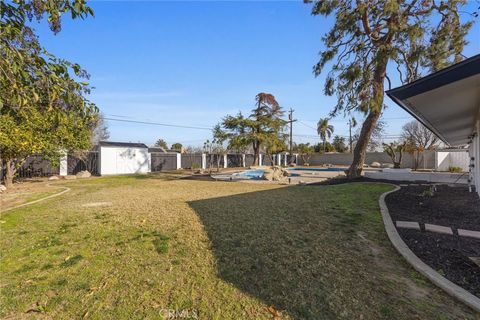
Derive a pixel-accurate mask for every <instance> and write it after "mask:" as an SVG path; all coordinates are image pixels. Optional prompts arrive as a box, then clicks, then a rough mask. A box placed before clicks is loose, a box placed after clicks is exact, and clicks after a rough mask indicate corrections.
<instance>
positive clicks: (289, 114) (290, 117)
mask: <svg viewBox="0 0 480 320" xmlns="http://www.w3.org/2000/svg"><path fill="white" fill-rule="evenodd" d="M293 111H295V110H293V109H292V108H290V110H289V111H288V123H289V124H290V161H292V158H293V134H292V133H293V123H294V122H295V121H297V119H293Z"/></svg>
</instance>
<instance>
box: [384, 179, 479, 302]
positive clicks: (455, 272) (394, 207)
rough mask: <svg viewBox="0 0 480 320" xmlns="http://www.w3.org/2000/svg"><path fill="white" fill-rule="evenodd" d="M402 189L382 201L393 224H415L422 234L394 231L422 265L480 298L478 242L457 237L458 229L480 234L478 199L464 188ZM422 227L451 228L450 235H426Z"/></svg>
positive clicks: (413, 187) (399, 229)
mask: <svg viewBox="0 0 480 320" xmlns="http://www.w3.org/2000/svg"><path fill="white" fill-rule="evenodd" d="M430 190H431V187H429V186H408V187H402V188H401V189H400V190H399V191H397V192H394V193H391V194H389V195H388V196H387V197H386V199H385V201H386V204H387V206H388V209H389V212H390V215H391V216H392V220H393V221H416V222H419V223H420V228H421V230H420V231H419V230H412V229H403V228H397V230H398V232H399V234H400V236H401V237H402V239H403V241H405V243H406V244H407V245H408V246H409V247H410V249H411V250H412V251H413V252H414V253H415V254H416V255H417V256H418V257H419V258H420V259H422V260H423V261H424V262H425V263H427V264H428V265H430V266H431V267H432V268H434V269H435V270H437V271H438V272H439V273H440V274H442V275H444V276H445V277H446V278H447V279H449V280H450V281H452V282H454V283H456V284H458V285H459V286H461V287H463V288H465V289H466V290H468V291H470V292H471V293H473V294H475V295H477V296H479V297H480V266H479V265H478V264H476V263H475V262H474V261H473V260H472V259H470V257H480V239H474V238H468V237H460V236H459V235H458V232H457V229H459V228H460V229H467V230H475V231H480V198H479V197H478V195H477V194H476V193H469V192H468V188H467V187H463V186H461V187H449V186H446V185H440V186H437V191H435V192H433V193H432V192H431V191H430ZM425 223H428V224H434V225H440V226H446V227H451V228H452V230H453V235H446V234H439V233H435V232H429V231H425Z"/></svg>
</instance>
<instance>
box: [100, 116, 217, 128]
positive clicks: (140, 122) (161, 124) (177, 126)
mask: <svg viewBox="0 0 480 320" xmlns="http://www.w3.org/2000/svg"><path fill="white" fill-rule="evenodd" d="M104 119H105V120H110V121H118V122H129V123H139V124H148V125H154V126H163V127H173V128H183V129H196V130H208V131H212V129H213V128H207V127H195V126H184V125H180V124H170V123H160V122H149V121H138V120H125V119H114V118H107V117H105V118H104Z"/></svg>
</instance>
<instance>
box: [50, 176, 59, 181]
mask: <svg viewBox="0 0 480 320" xmlns="http://www.w3.org/2000/svg"><path fill="white" fill-rule="evenodd" d="M58 179H59V177H57V176H51V177H50V178H48V180H49V181H54V180H58Z"/></svg>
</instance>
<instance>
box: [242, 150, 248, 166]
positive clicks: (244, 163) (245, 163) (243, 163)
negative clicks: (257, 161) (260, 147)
mask: <svg viewBox="0 0 480 320" xmlns="http://www.w3.org/2000/svg"><path fill="white" fill-rule="evenodd" d="M245 158H246V157H245V153H244V154H242V167H246V166H247V161H246V159H245Z"/></svg>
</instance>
